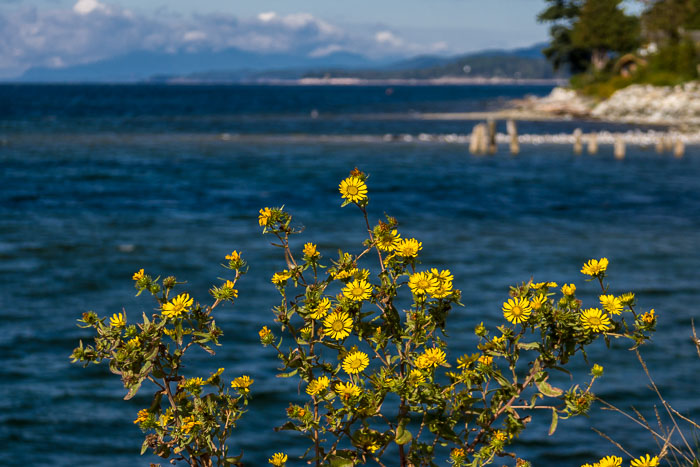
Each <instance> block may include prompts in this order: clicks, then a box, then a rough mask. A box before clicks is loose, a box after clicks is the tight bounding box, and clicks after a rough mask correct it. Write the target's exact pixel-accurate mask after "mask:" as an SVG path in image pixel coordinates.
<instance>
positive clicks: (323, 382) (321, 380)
mask: <svg viewBox="0 0 700 467" xmlns="http://www.w3.org/2000/svg"><path fill="white" fill-rule="evenodd" d="M329 384H330V380H329V379H328V376H319V377H318V378H316V379H314V380H313V381H311V382H310V383H309V385H308V386H306V393H307V394H308V395H310V396H315V395H316V394H318V393H320V392H321V391H323V390H324V389H326V388H327V387H328V385H329Z"/></svg>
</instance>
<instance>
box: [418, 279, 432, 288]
mask: <svg viewBox="0 0 700 467" xmlns="http://www.w3.org/2000/svg"><path fill="white" fill-rule="evenodd" d="M429 286H430V283H429V282H428V281H426V280H425V279H422V280H420V281H418V287H420V288H421V289H427V288H428V287H429Z"/></svg>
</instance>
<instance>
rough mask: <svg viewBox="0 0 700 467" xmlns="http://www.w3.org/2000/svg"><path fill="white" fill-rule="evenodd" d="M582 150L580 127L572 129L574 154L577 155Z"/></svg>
mask: <svg viewBox="0 0 700 467" xmlns="http://www.w3.org/2000/svg"><path fill="white" fill-rule="evenodd" d="M582 152H583V132H582V131H581V129H580V128H576V129H575V130H574V154H576V155H579V154H581V153H582Z"/></svg>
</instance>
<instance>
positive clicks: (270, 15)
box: [258, 11, 277, 23]
mask: <svg viewBox="0 0 700 467" xmlns="http://www.w3.org/2000/svg"><path fill="white" fill-rule="evenodd" d="M276 17H277V13H275V12H274V11H266V12H264V13H260V14H259V15H258V20H260V21H262V22H263V23H267V22H270V21H272V20H273V19H275V18H276Z"/></svg>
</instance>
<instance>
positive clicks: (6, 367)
mask: <svg viewBox="0 0 700 467" xmlns="http://www.w3.org/2000/svg"><path fill="white" fill-rule="evenodd" d="M549 90H550V88H549V87H545V86H435V87H427V86H396V87H394V88H393V93H391V92H390V93H387V92H386V87H380V86H376V87H293V86H286V87H273V86H179V87H178V86H77V85H76V86H11V85H4V86H0V184H1V186H2V188H1V189H0V219H1V221H0V355H2V364H0V381H2V384H1V385H0V445H1V446H2V451H0V459H2V461H3V464H4V465H47V466H49V465H50V466H82V465H85V466H87V465H90V466H93V465H96V466H115V465H148V463H149V462H158V461H159V459H158V458H156V457H153V456H148V455H146V456H143V457H141V456H139V448H140V445H141V442H142V440H143V437H142V433H141V432H140V430H139V429H138V427H137V426H136V425H134V424H133V423H132V421H133V419H134V418H135V415H136V412H137V411H138V410H139V409H141V408H143V407H144V405H145V404H148V403H149V401H150V397H151V396H152V394H153V392H154V391H155V389H152V388H148V387H144V388H143V389H142V393H140V394H139V395H138V396H137V397H135V398H134V399H133V400H130V401H126V402H125V401H123V400H121V399H122V397H123V396H124V394H125V393H124V390H123V388H122V387H121V384H120V381H119V379H118V377H116V376H115V375H112V374H111V373H109V371H108V369H107V367H106V366H104V365H102V366H92V367H89V368H88V369H83V368H81V367H80V366H78V365H71V364H70V363H69V359H68V356H69V354H70V353H71V351H72V349H73V348H74V347H75V346H76V345H77V343H78V341H79V340H80V339H82V340H83V341H85V342H87V341H89V340H90V336H91V335H90V333H89V332H86V331H85V330H81V329H79V328H77V327H76V319H77V318H79V317H80V315H81V314H82V313H83V312H85V311H88V310H94V311H95V312H97V313H98V314H99V315H102V316H104V315H110V316H111V315H112V314H113V313H116V312H120V311H122V309H124V310H125V311H126V313H127V315H128V317H129V319H130V320H134V319H136V318H137V317H139V316H140V315H141V313H142V312H146V313H150V312H152V311H153V308H154V306H155V305H154V302H152V301H150V300H149V298H148V297H146V296H143V295H142V296H140V297H135V292H136V290H135V289H134V288H133V281H132V280H131V276H132V274H133V273H134V272H135V271H137V270H138V269H140V268H144V269H145V270H146V272H147V273H149V274H151V275H153V276H158V275H161V276H166V275H175V276H177V278H178V279H180V280H183V281H187V283H186V284H185V285H183V286H182V287H183V289H182V290H187V291H189V292H190V293H191V294H192V295H193V296H195V298H197V299H198V300H200V301H202V302H206V301H207V300H208V299H207V297H208V292H207V290H208V289H209V288H210V287H211V285H212V284H218V283H220V280H219V278H222V277H227V272H228V271H227V270H225V269H223V268H222V267H221V266H220V264H221V263H222V262H223V261H224V259H223V258H224V256H225V255H226V254H228V253H230V252H231V251H232V250H234V249H235V250H239V251H243V253H244V257H245V258H246V259H247V260H248V262H249V263H250V272H249V274H248V275H246V276H244V277H243V278H242V279H241V281H240V282H239V287H238V288H239V290H240V296H239V299H238V300H237V302H236V304H235V306H233V307H231V306H223V307H220V308H217V309H216V319H217V322H218V323H219V325H220V326H221V327H222V328H223V331H224V333H225V335H224V337H223V338H222V340H221V343H222V346H221V347H219V348H218V349H217V355H216V356H215V357H213V358H212V357H208V356H207V355H205V354H204V353H203V352H200V353H196V354H194V355H193V356H194V358H193V360H191V361H190V362H189V365H188V366H187V368H185V373H186V374H187V375H188V376H196V375H200V376H205V375H206V374H207V371H209V370H212V369H216V368H218V367H225V368H226V373H225V376H227V377H229V378H232V377H234V376H237V375H239V374H242V373H245V374H249V375H250V376H251V377H252V378H253V379H254V380H255V383H254V385H253V400H252V402H251V405H250V408H249V413H248V414H247V415H246V416H245V417H244V418H243V419H242V421H241V423H240V429H239V430H238V431H237V432H236V434H235V435H234V437H233V438H232V442H231V446H232V449H233V451H235V452H236V453H237V452H239V451H240V450H242V451H243V452H244V459H245V461H246V463H247V465H265V464H266V459H267V458H268V457H269V456H270V455H271V454H272V453H273V452H275V451H280V450H284V451H286V452H288V453H289V454H290V460H291V462H290V465H302V463H301V462H300V461H298V460H296V459H294V458H293V457H294V456H298V455H300V454H302V453H303V451H304V450H305V445H304V444H303V441H302V440H301V439H300V438H298V437H296V436H295V435H293V434H290V433H287V432H282V433H275V432H274V431H273V427H274V426H277V425H280V424H282V423H283V422H284V420H285V408H286V407H287V405H288V402H289V400H290V398H292V399H293V398H296V397H298V396H297V394H298V391H299V388H298V384H297V382H296V381H295V380H294V379H293V378H290V379H279V378H276V377H275V374H276V371H277V370H276V369H277V366H278V363H277V360H276V357H275V353H274V351H273V350H272V349H270V348H263V347H262V346H261V345H260V343H259V340H258V334H257V333H258V330H259V329H260V327H262V326H263V325H267V326H269V327H271V328H274V324H273V320H272V313H271V311H270V309H271V307H273V306H275V305H276V304H277V303H278V299H279V295H278V294H277V292H276V291H275V289H274V287H272V286H271V284H270V283H269V278H270V276H271V275H272V274H273V273H274V272H275V271H277V270H280V269H282V268H284V267H285V266H284V260H283V258H282V257H281V256H280V254H279V250H278V249H275V248H274V247H272V246H270V244H269V242H270V239H269V238H266V237H263V236H262V235H261V234H260V230H259V227H258V223H257V214H258V210H259V209H260V208H262V207H264V206H281V205H284V206H285V209H286V210H287V211H288V212H290V213H292V214H293V216H294V219H295V222H296V223H297V224H298V225H302V226H303V227H304V233H303V235H302V236H300V237H299V238H298V239H296V240H294V242H295V243H294V246H295V248H298V249H301V247H302V245H303V243H304V242H306V241H312V242H315V243H317V244H318V246H319V250H320V251H321V253H322V254H323V255H324V256H325V257H326V258H332V257H335V256H336V255H337V250H338V248H343V249H349V250H350V251H351V252H359V251H361V244H360V242H361V241H362V229H363V220H362V218H361V216H360V214H359V212H357V210H356V209H353V208H352V206H348V207H346V208H342V209H341V208H340V203H341V200H340V197H339V194H338V190H337V186H338V183H339V181H340V180H341V179H342V178H344V177H345V176H346V175H347V173H348V172H349V170H351V169H353V168H354V167H359V168H360V169H362V170H363V171H365V172H367V173H369V174H370V175H371V176H370V178H369V181H368V185H369V190H370V204H369V211H370V215H371V218H372V219H373V220H378V219H380V218H383V216H384V213H387V214H390V215H393V216H395V217H397V218H398V220H399V222H400V227H399V229H400V232H401V233H402V234H403V236H405V237H415V238H417V239H419V240H421V241H422V242H423V252H422V253H423V256H422V261H423V265H424V266H425V267H438V268H449V269H450V270H451V271H452V272H453V274H454V276H455V283H454V285H455V287H457V288H459V289H461V290H462V291H463V295H462V296H463V300H462V301H463V303H464V304H465V307H464V308H458V309H456V310H454V312H453V313H452V314H451V315H450V318H449V321H448V329H449V342H450V349H451V350H450V358H451V360H452V361H454V359H455V358H456V357H457V356H460V355H461V354H462V353H467V352H473V351H474V346H475V343H476V340H475V338H474V335H473V329H474V326H475V325H477V324H478V323H480V322H482V321H483V322H484V324H485V325H487V326H488V327H490V328H492V329H493V328H495V326H497V325H499V324H500V323H501V322H502V312H501V304H502V302H503V301H504V300H505V299H507V298H508V286H509V285H512V284H516V283H519V282H522V281H527V280H529V279H530V278H531V277H534V279H535V280H536V281H544V280H554V281H557V282H558V283H559V284H563V283H565V282H566V283H570V282H574V283H576V285H577V287H578V289H577V296H579V297H580V298H582V299H583V300H584V303H588V304H590V305H591V306H595V304H596V303H597V295H598V293H597V292H598V290H597V289H596V285H595V284H594V283H590V282H585V281H584V276H582V275H581V274H580V272H579V270H580V268H581V265H582V264H583V263H584V262H585V261H586V260H588V259H590V258H600V257H603V256H605V257H607V258H608V259H609V260H610V267H609V282H610V284H611V290H612V292H613V293H616V294H619V293H622V292H627V291H634V292H636V294H637V298H638V304H639V308H640V309H641V310H648V309H650V308H655V309H656V311H657V313H658V316H659V324H658V332H657V334H656V336H655V337H654V339H653V341H652V342H650V343H649V344H647V345H645V346H643V348H642V350H641V351H642V354H643V356H644V358H645V359H646V361H647V363H648V366H649V370H650V372H651V373H652V375H653V377H654V379H655V381H656V383H657V384H658V387H659V389H660V391H661V392H662V394H663V395H664V396H665V397H666V399H667V400H668V401H669V402H670V403H671V404H672V405H674V407H675V408H677V409H678V410H679V411H680V412H682V413H683V414H685V415H687V416H689V417H691V418H694V419H695V420H697V419H698V418H700V378H699V377H698V369H700V360H699V359H698V356H697V354H696V350H695V347H694V345H693V343H692V342H691V340H690V335H691V326H690V323H691V319H693V318H695V320H696V321H700V312H699V311H698V310H699V308H698V304H699V303H700V287H699V285H700V252H699V247H700V157H699V156H700V153H698V148H697V147H695V146H690V147H688V149H687V153H686V156H685V157H684V158H683V159H673V158H672V157H670V156H668V155H658V154H656V153H655V152H653V151H650V150H647V149H643V148H639V147H630V148H628V153H627V158H626V159H624V160H621V161H618V160H615V159H614V158H613V157H612V149H611V148H610V147H606V146H603V147H601V151H600V153H599V155H597V156H594V157H591V156H574V155H573V154H572V152H571V148H570V147H568V146H565V145H537V146H535V145H524V146H523V147H522V152H521V154H520V155H519V156H517V157H511V156H510V155H508V154H507V152H506V151H505V148H501V152H499V154H497V155H495V156H492V157H474V156H470V155H469V154H468V151H467V147H466V146H465V145H464V144H448V143H445V142H442V141H438V140H431V141H425V140H420V138H419V137H418V136H419V135H420V134H421V133H423V134H428V135H445V134H453V133H455V134H467V133H469V132H470V131H471V127H472V126H473V124H474V122H465V121H458V120H424V119H420V118H415V117H414V114H415V112H464V111H481V110H489V109H493V108H497V107H498V106H500V105H502V104H503V103H504V102H505V101H506V100H508V99H512V98H517V97H522V96H524V95H525V94H528V93H532V94H538V95H542V94H546V93H548V92H549ZM314 111H315V112H314ZM312 113H313V115H312ZM575 127H581V128H584V129H592V128H596V129H611V128H612V129H628V128H630V127H624V126H615V127H612V126H610V125H604V124H600V123H591V122H571V121H561V122H520V131H521V133H549V132H571V131H572V130H573V129H574V128H575ZM386 134H391V135H397V134H408V135H414V136H416V138H414V139H412V140H410V141H408V140H405V139H400V138H399V139H397V138H394V137H385V136H384V135H386ZM698 324H699V325H700V323H698ZM629 346H630V344H629V343H628V342H624V341H619V340H613V341H612V342H611V346H610V348H609V349H607V348H606V347H605V345H604V343H603V342H602V341H601V342H599V343H596V344H595V345H594V346H593V347H592V348H591V349H590V351H589V354H588V358H589V363H586V362H585V361H583V360H582V359H577V360H575V361H573V362H572V368H571V369H572V371H573V373H574V376H575V378H574V381H570V380H569V379H568V377H566V376H564V377H561V378H559V379H558V380H557V383H558V384H559V385H561V386H564V387H568V386H569V385H571V384H575V383H576V382H578V381H581V379H582V378H583V377H585V375H586V374H587V373H588V371H589V369H590V366H591V365H592V364H593V363H599V364H601V365H603V366H604V367H605V375H604V377H603V378H601V379H600V380H599V381H598V382H596V384H595V386H594V391H595V392H596V393H597V394H598V395H599V396H600V397H602V398H603V399H606V400H608V401H610V402H613V403H614V404H616V405H618V406H620V407H622V408H625V409H629V407H630V406H632V405H634V406H635V407H636V408H637V409H639V410H641V411H642V412H643V413H644V414H645V415H647V416H649V417H650V418H651V419H652V422H651V423H652V424H654V423H655V422H653V417H654V412H653V406H654V405H659V401H658V398H657V397H656V395H655V394H654V393H653V391H652V390H651V389H649V388H648V387H647V386H648V381H647V379H646V377H645V375H644V373H643V370H642V368H641V367H640V365H639V363H638V362H637V360H636V357H635V356H634V353H632V352H629V351H628V350H627V348H628V347H629ZM302 392H303V389H302ZM539 412H541V413H539ZM539 412H538V413H534V414H533V422H532V425H531V429H528V430H527V431H526V432H525V433H524V434H523V435H522V436H521V438H520V439H518V440H517V441H516V442H515V443H514V445H513V449H514V450H515V452H517V453H518V455H519V456H521V457H523V458H526V459H529V460H530V461H532V462H533V465H534V466H536V467H540V466H545V467H546V466H579V465H581V464H582V463H584V462H593V461H596V460H598V459H599V458H600V457H602V456H603V455H608V454H615V455H622V453H620V452H619V450H618V449H617V448H616V447H615V446H614V445H612V444H611V443H610V442H609V441H607V440H605V439H603V438H602V437H601V436H599V435H598V434H596V433H595V432H594V431H592V430H591V428H592V427H594V428H596V429H599V430H601V431H603V432H605V433H606V434H607V435H609V436H610V437H612V438H613V439H614V440H615V441H617V442H619V443H620V444H622V445H623V446H624V447H625V448H626V449H627V450H628V451H630V452H631V453H632V454H634V455H641V454H643V453H646V452H651V453H658V451H659V449H657V448H656V445H655V444H654V442H653V439H652V437H651V435H650V434H649V433H648V432H647V431H645V430H644V429H642V428H640V427H638V426H635V425H634V424H633V423H632V422H631V421H629V420H626V419H625V418H624V417H623V416H621V415H620V414H616V413H614V412H609V411H601V410H600V409H595V410H593V412H592V415H591V417H590V418H584V417H581V418H576V419H570V420H560V422H559V428H558V431H557V432H556V433H555V434H554V435H553V436H551V437H550V436H547V429H548V427H549V422H550V419H549V412H548V411H539ZM691 438H692V436H691ZM623 456H624V455H623ZM501 463H505V464H508V465H510V464H512V463H513V462H512V460H510V459H507V458H506V459H503V460H502V462H501V460H500V459H499V463H497V465H500V464H501ZM387 465H393V464H392V463H391V462H389V463H388V464H387Z"/></svg>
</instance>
